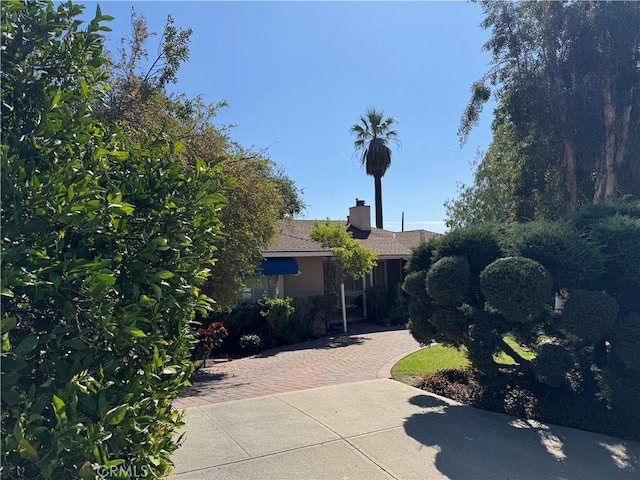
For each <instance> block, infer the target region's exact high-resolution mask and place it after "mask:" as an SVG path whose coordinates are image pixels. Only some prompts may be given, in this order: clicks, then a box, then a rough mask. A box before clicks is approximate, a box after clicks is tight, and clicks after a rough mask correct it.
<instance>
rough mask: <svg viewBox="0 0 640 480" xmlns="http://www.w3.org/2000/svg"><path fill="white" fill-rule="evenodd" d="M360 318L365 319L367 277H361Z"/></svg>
mask: <svg viewBox="0 0 640 480" xmlns="http://www.w3.org/2000/svg"><path fill="white" fill-rule="evenodd" d="M362 316H363V317H364V318H367V276H366V274H365V275H364V276H363V277H362Z"/></svg>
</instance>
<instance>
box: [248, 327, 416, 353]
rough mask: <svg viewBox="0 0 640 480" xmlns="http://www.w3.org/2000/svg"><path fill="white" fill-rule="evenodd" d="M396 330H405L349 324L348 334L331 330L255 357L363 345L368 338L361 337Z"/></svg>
mask: <svg viewBox="0 0 640 480" xmlns="http://www.w3.org/2000/svg"><path fill="white" fill-rule="evenodd" d="M396 330H406V327H405V326H404V325H399V326H395V325H394V326H386V325H373V324H370V323H355V324H349V326H348V332H347V333H341V331H342V326H340V327H339V330H336V329H334V328H332V331H333V332H334V333H332V334H330V335H328V336H325V337H322V338H318V339H316V340H309V341H306V342H302V343H294V344H291V345H283V346H281V347H277V348H272V349H268V350H265V351H263V352H262V353H259V354H257V355H256V357H257V358H266V357H273V356H275V355H277V354H278V353H280V352H294V351H299V350H308V349H329V348H341V347H348V346H350V345H361V344H363V343H365V342H366V341H367V340H369V338H367V337H363V336H361V335H366V334H370V333H380V332H392V331H396Z"/></svg>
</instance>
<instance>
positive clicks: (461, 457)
mask: <svg viewBox="0 0 640 480" xmlns="http://www.w3.org/2000/svg"><path fill="white" fill-rule="evenodd" d="M409 402H410V403H411V404H413V405H416V406H420V407H423V408H430V409H432V411H430V412H425V413H418V414H414V415H411V416H410V417H408V418H407V420H406V421H405V424H404V429H405V432H406V434H407V435H408V436H409V437H411V438H413V439H414V440H416V441H418V442H419V443H420V444H422V445H424V446H429V447H432V448H435V450H436V451H437V453H436V458H435V467H436V468H437V469H438V470H439V471H440V472H441V473H442V474H443V475H444V476H446V477H447V478H449V479H454V480H455V479H469V478H492V479H501V478H504V479H506V478H509V479H514V478H517V479H523V480H524V479H536V480H538V479H547V478H548V479H551V478H553V479H564V480H571V479H576V480H578V479H580V480H587V479H593V480H601V479H613V478H636V479H637V478H640V471H639V469H640V465H639V461H640V443H638V442H633V441H626V440H621V439H618V438H615V437H609V436H605V435H598V434H592V433H589V432H583V431H581V430H575V429H571V428H568V427H562V426H557V425H550V424H542V423H539V422H535V421H527V420H522V419H518V418H515V417H510V416H508V415H503V414H498V413H495V412H489V411H484V410H478V409H475V408H472V407H468V406H458V405H449V404H448V403H446V402H444V401H443V400H441V399H439V398H437V397H432V396H429V395H418V396H415V397H413V398H411V399H410V401H409Z"/></svg>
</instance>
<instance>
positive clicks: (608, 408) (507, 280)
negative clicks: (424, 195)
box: [404, 199, 640, 438]
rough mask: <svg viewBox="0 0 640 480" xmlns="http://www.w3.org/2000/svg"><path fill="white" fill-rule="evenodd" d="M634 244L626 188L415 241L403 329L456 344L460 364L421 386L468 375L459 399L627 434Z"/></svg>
mask: <svg viewBox="0 0 640 480" xmlns="http://www.w3.org/2000/svg"><path fill="white" fill-rule="evenodd" d="M638 246H640V202H639V201H637V200H631V199H626V200H619V201H616V202H610V203H603V204H598V205H593V206H591V207H586V208H584V209H582V210H580V211H579V212H578V213H577V214H575V215H574V216H573V217H571V218H570V219H569V220H567V221H565V222H561V223H560V222H558V223H549V222H542V221H540V222H530V223H526V224H520V225H515V226H513V227H495V226H491V225H483V226H475V227H469V228H465V229H458V230H453V231H452V232H451V233H449V234H447V235H445V236H443V237H440V238H438V239H435V240H432V241H430V242H428V243H426V244H423V245H422V246H421V247H420V248H419V249H417V250H416V251H415V252H414V254H413V257H412V258H411V261H410V262H409V264H408V267H409V268H408V270H409V272H408V275H407V278H406V281H405V284H404V288H405V291H407V292H408V293H409V294H410V295H411V304H410V317H411V320H410V323H409V326H410V329H411V332H412V334H413V335H414V337H415V338H416V339H417V340H419V341H420V342H422V343H425V344H426V343H429V342H431V341H433V340H435V341H437V342H440V343H442V344H444V345H450V346H454V347H464V348H465V349H466V352H467V353H466V355H467V358H468V359H469V361H470V364H471V366H470V368H468V369H465V370H464V375H461V373H460V371H458V370H455V371H451V370H449V371H447V372H445V373H439V374H436V375H431V376H430V377H429V376H428V377H427V378H425V380H424V381H423V382H422V386H424V387H425V388H429V386H430V385H431V384H438V385H442V384H443V379H446V378H448V377H449V376H450V377H451V379H452V382H453V383H458V384H463V385H467V386H473V388H472V390H473V391H474V392H475V395H476V396H475V397H474V398H472V399H471V403H473V404H475V405H478V406H481V407H483V408H491V409H495V410H500V411H507V412H510V413H514V412H517V413H520V414H523V415H526V416H529V417H531V418H536V419H540V420H543V421H553V422H555V423H561V424H568V425H571V426H576V427H579V428H585V429H591V430H597V431H603V432H606V433H610V434H614V435H619V436H624V437H630V438H638V437H639V436H640V413H639V410H640V409H638V408H637V407H638V405H640V363H639V362H638V352H639V351H640V305H639V303H640V302H639V301H638V299H639V298H640V262H638V258H640V257H638V252H639V251H640V248H638ZM509 338H511V339H512V341H509ZM513 342H515V343H513ZM516 344H517V345H521V346H523V347H525V348H526V350H525V351H522V350H519V349H517V348H515V347H516ZM509 358H510V359H511V362H510V363H511V365H506V364H505V363H507V362H505V361H504V360H506V359H509ZM444 383H446V382H444ZM440 393H442V392H440ZM465 395H466V394H465Z"/></svg>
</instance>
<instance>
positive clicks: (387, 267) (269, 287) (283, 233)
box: [242, 199, 439, 303]
mask: <svg viewBox="0 0 640 480" xmlns="http://www.w3.org/2000/svg"><path fill="white" fill-rule="evenodd" d="M370 210H371V208H370V206H368V205H365V202H364V200H357V199H356V205H355V206H353V207H351V208H350V209H349V216H348V217H347V220H346V222H345V221H339V220H338V221H335V222H336V223H339V224H343V225H346V226H347V228H348V230H349V231H350V232H351V233H352V235H353V237H354V238H356V239H358V240H359V241H360V242H362V244H363V245H364V246H366V247H368V248H370V249H371V250H372V251H373V252H374V253H375V254H377V255H378V261H377V262H378V265H377V266H376V267H375V268H374V269H373V271H372V272H371V273H370V274H369V275H366V276H365V278H359V279H356V280H353V281H350V282H347V283H345V294H346V297H347V303H353V300H354V299H355V298H356V297H357V296H359V295H363V294H364V292H365V289H366V288H367V287H370V286H382V287H386V288H390V287H393V286H395V285H398V284H401V283H402V282H403V280H404V276H405V272H404V266H405V264H406V262H407V260H408V259H409V258H410V256H411V253H412V250H413V249H414V248H416V247H417V246H418V245H420V244H421V243H422V242H425V241H427V240H429V239H430V238H432V237H434V236H437V235H439V234H437V233H434V232H430V231H427V230H411V231H404V232H392V231H389V230H385V229H379V228H373V227H372V226H371V211H370ZM315 222H316V220H282V221H281V223H280V228H279V234H278V235H277V238H276V239H275V241H274V242H273V243H272V244H271V245H269V246H267V247H266V248H265V249H264V251H263V255H264V261H263V262H262V265H261V274H260V275H258V276H256V277H254V278H251V279H248V281H247V287H246V288H245V290H244V291H243V292H242V300H244V301H258V300H260V299H261V298H263V297H265V296H267V297H280V298H284V297H294V298H296V297H312V296H316V295H324V294H325V293H326V287H327V285H326V282H325V280H326V277H327V276H326V275H325V273H326V272H327V267H328V264H329V263H330V261H331V257H332V256H333V253H332V252H331V250H330V249H329V248H328V247H326V246H324V245H322V244H321V243H318V242H316V241H314V240H312V239H311V236H310V232H311V229H312V228H313V226H314V224H315Z"/></svg>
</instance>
